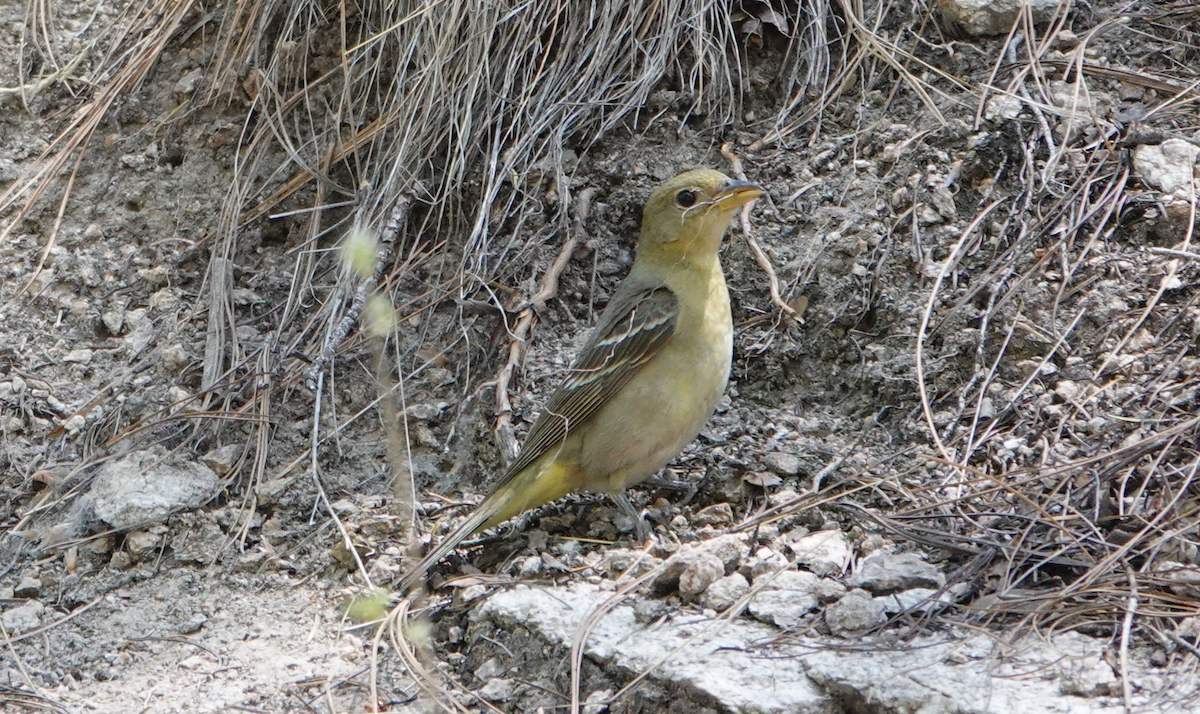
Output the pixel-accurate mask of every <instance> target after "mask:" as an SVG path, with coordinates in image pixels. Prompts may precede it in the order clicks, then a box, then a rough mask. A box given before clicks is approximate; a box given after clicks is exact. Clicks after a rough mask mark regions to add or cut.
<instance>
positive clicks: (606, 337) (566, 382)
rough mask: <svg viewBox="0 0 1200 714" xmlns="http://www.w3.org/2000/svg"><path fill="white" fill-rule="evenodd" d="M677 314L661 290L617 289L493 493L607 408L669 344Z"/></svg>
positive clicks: (668, 294) (671, 299) (675, 303)
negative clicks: (572, 430)
mask: <svg viewBox="0 0 1200 714" xmlns="http://www.w3.org/2000/svg"><path fill="white" fill-rule="evenodd" d="M622 287H625V286H622ZM678 314H679V300H678V299H677V298H676V297H675V293H673V292H671V290H670V289H669V288H667V287H665V286H655V287H640V288H639V287H634V288H632V289H629V290H621V289H618V291H617V294H616V295H615V296H614V297H613V302H612V304H610V305H609V306H608V309H607V310H605V311H604V314H603V315H602V316H601V318H600V324H599V325H597V326H596V331H595V332H593V333H592V336H591V338H590V339H589V340H588V341H587V344H585V345H584V346H583V349H582V350H580V351H579V354H578V355H577V356H576V357H575V362H574V363H572V365H571V367H570V369H569V371H568V373H567V376H566V378H565V379H563V381H562V384H560V385H559V386H558V390H557V391H555V392H554V396H552V397H550V401H549V402H547V403H546V406H545V408H544V409H542V413H541V415H540V416H539V417H538V420H537V421H536V422H534V424H533V428H532V429H530V430H529V435H528V436H526V437H525V443H524V445H522V447H521V453H520V454H519V455H518V456H517V459H516V461H514V462H513V463H512V465H510V466H509V468H508V471H507V472H506V473H505V475H504V478H502V479H501V480H500V482H499V483H498V484H497V485H496V488H499V487H500V486H502V485H503V484H505V483H506V482H508V481H509V480H510V479H511V478H512V477H513V476H515V475H516V474H518V473H520V472H521V471H522V470H523V469H525V468H526V467H527V466H529V465H530V464H532V463H533V462H534V461H536V460H537V459H539V458H540V457H541V456H542V455H543V454H545V453H546V452H547V451H549V450H550V449H552V448H554V447H555V446H557V445H558V444H560V443H562V441H563V439H565V438H566V436H567V433H568V432H569V431H570V430H571V429H575V428H578V427H579V425H581V424H583V423H584V422H586V421H587V420H588V418H589V417H591V416H592V415H593V414H595V413H596V411H597V410H599V409H600V407H602V406H604V405H605V404H606V403H608V401H609V400H610V399H612V396H613V395H614V394H616V393H617V392H619V391H620V390H621V387H623V386H625V384H626V383H627V382H628V381H629V380H630V379H631V378H632V377H633V375H635V374H637V371H638V369H640V368H641V366H642V365H643V364H645V363H646V362H647V361H649V360H650V359H651V358H652V357H653V356H654V355H655V354H657V352H658V351H659V350H660V349H662V347H663V345H665V344H666V343H667V342H668V341H670V339H671V336H672V335H673V334H674V333H675V323H676V319H677V317H678Z"/></svg>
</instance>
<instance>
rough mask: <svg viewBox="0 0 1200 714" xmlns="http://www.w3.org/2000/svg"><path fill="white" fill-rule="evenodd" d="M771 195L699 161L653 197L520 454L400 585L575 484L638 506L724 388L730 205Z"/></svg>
mask: <svg viewBox="0 0 1200 714" xmlns="http://www.w3.org/2000/svg"><path fill="white" fill-rule="evenodd" d="M763 193H764V191H763V189H762V187H761V186H758V185H757V184H753V183H748V182H745V181H735V180H733V179H731V178H729V177H727V176H725V175H724V174H722V173H720V172H718V171H711V170H697V171H688V172H686V173H683V174H680V175H678V176H676V177H675V178H673V179H671V180H669V181H667V182H666V183H664V184H663V185H661V186H659V187H658V188H657V189H655V191H654V192H653V193H652V194H650V199H649V200H648V201H647V202H646V208H645V211H644V212H643V215H642V230H641V234H640V235H639V237H638V244H637V257H636V258H635V260H634V261H633V268H632V269H631V270H630V271H629V276H628V277H627V278H625V281H624V282H622V283H621V285H620V287H618V288H617V291H616V293H615V294H614V295H613V297H612V300H611V302H609V304H608V308H607V309H606V310H605V311H604V313H603V314H602V315H601V316H600V322H599V324H598V325H597V327H596V331H595V332H594V333H592V336H591V338H590V339H589V340H588V341H587V343H586V344H585V345H584V346H583V349H582V350H581V351H580V353H579V355H578V356H577V357H576V358H575V362H574V363H573V364H572V365H571V367H570V369H569V371H568V373H567V376H566V378H565V379H564V380H563V382H562V384H561V385H559V387H558V390H557V391H556V392H555V393H554V395H553V396H552V397H550V401H549V402H548V403H547V404H546V407H545V409H543V410H542V413H541V416H540V417H539V418H538V420H537V422H535V423H534V425H533V428H532V429H530V430H529V434H528V436H526V438H525V443H524V444H523V445H522V447H521V452H520V454H519V455H518V456H517V459H516V460H515V461H514V462H513V463H512V465H511V466H509V468H508V471H507V472H506V473H505V475H504V477H503V478H502V479H500V481H499V483H498V485H497V486H496V487H495V489H494V490H493V491H492V493H491V495H489V496H488V497H487V498H485V499H484V500H483V502H482V503H481V504H480V505H479V507H478V508H476V510H475V512H474V513H473V514H471V517H470V518H468V519H467V520H466V521H465V522H464V523H463V524H462V525H460V526H459V527H458V528H457V529H456V530H455V531H454V532H453V533H451V534H450V535H449V536H447V537H445V538H444V539H442V541H441V542H440V543H439V544H438V545H437V547H436V548H434V549H433V550H432V551H430V553H429V554H428V555H427V556H425V558H424V559H422V560H421V562H420V563H418V564H417V566H416V567H414V568H413V569H412V570H410V571H409V572H408V574H407V575H405V576H404V578H403V579H402V580H401V581H400V583H399V588H398V589H399V591H400V592H401V593H403V592H406V591H407V590H409V589H410V588H411V587H412V586H413V585H414V584H416V583H417V582H418V581H419V580H420V579H421V578H422V577H423V576H424V574H425V572H426V571H428V570H429V568H430V567H432V566H433V565H434V563H436V562H437V561H439V560H440V559H441V558H442V556H444V555H446V553H448V552H450V551H451V550H452V549H453V548H454V547H455V546H456V545H458V544H459V543H460V542H462V540H463V539H464V538H466V537H467V536H469V535H470V534H471V533H473V532H475V531H476V530H478V529H480V528H487V527H491V526H494V525H496V524H498V523H501V522H502V521H505V520H507V519H509V518H511V517H513V516H515V515H517V514H520V513H523V512H524V511H527V510H529V509H530V508H535V507H537V506H540V505H542V504H544V503H548V502H550V501H553V500H555V499H557V498H560V497H562V496H564V495H566V494H567V493H570V492H571V491H575V490H578V489H588V490H592V491H602V492H607V493H609V494H612V495H614V496H615V497H616V499H617V501H618V503H620V504H621V505H622V507H623V508H625V509H627V510H630V511H632V507H631V506H630V505H629V501H628V500H627V499H626V498H625V496H624V490H625V488H626V487H628V486H630V485H632V484H635V483H638V482H639V481H641V480H642V479H645V478H646V477H648V476H650V475H652V474H654V473H655V472H657V471H658V470H659V469H661V468H662V467H663V466H666V464H667V462H669V461H670V460H671V459H673V458H675V456H677V455H678V454H679V452H680V451H681V450H683V447H684V446H686V445H687V444H688V443H689V442H691V440H692V439H694V438H696V434H698V433H700V428H701V427H702V426H704V423H705V422H706V421H708V418H709V417H710V416H712V413H713V409H715V408H716V405H717V401H718V400H719V399H720V398H721V394H722V393H723V392H724V391H725V385H726V383H727V382H728V381H729V367H730V362H731V361H732V358H733V321H732V319H731V317H730V313H729V292H728V291H727V290H726V288H725V276H724V274H723V273H722V272H721V262H720V259H719V257H718V255H717V253H718V251H719V249H720V247H721V239H722V237H723V236H724V235H725V230H726V228H728V226H729V221H730V218H732V216H733V213H734V211H735V210H736V209H737V208H739V207H740V206H743V205H745V204H746V203H748V202H750V201H752V200H754V199H755V198H756V197H758V196H761V195H762V194H763ZM633 515H634V516H635V518H636V512H634V513H633ZM636 522H637V523H638V524H639V525H640V519H639V520H637V521H636Z"/></svg>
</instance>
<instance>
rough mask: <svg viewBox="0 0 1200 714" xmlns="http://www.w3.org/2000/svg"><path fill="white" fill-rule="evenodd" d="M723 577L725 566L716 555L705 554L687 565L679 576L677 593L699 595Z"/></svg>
mask: <svg viewBox="0 0 1200 714" xmlns="http://www.w3.org/2000/svg"><path fill="white" fill-rule="evenodd" d="M723 575H725V566H724V565H722V563H721V561H720V559H718V558H717V556H716V555H714V554H712V553H709V552H705V553H702V554H701V555H700V556H699V557H698V558H696V559H694V560H692V562H690V563H688V565H687V567H686V568H684V570H683V572H682V573H680V574H679V592H681V593H682V594H684V595H699V594H700V593H702V592H704V591H705V590H707V589H708V586H709V585H711V584H713V583H714V582H716V580H717V579H718V578H720V577H722V576H723Z"/></svg>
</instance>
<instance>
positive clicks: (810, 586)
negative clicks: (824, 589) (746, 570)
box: [747, 570, 819, 628]
mask: <svg viewBox="0 0 1200 714" xmlns="http://www.w3.org/2000/svg"><path fill="white" fill-rule="evenodd" d="M767 577H769V578H770V582H768V583H766V584H765V585H764V586H763V589H762V590H761V591H760V592H759V593H758V594H757V595H755V596H754V598H753V599H752V600H751V601H750V604H749V606H748V607H747V609H748V610H749V611H750V614H751V615H753V616H754V617H756V618H758V619H759V620H762V621H763V622H769V623H772V624H774V625H776V626H778V627H784V628H787V627H796V626H798V625H800V624H801V623H802V622H803V621H804V619H805V617H807V615H808V613H810V612H811V611H813V610H814V609H816V607H817V597H816V595H815V594H814V590H815V588H816V586H817V581H818V580H819V578H817V576H815V575H813V574H812V573H805V572H799V571H795V570H785V571H783V572H780V573H776V574H775V575H770V576H767ZM757 584H758V583H756V585H757Z"/></svg>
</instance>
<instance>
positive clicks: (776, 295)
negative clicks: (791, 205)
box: [721, 144, 808, 323]
mask: <svg viewBox="0 0 1200 714" xmlns="http://www.w3.org/2000/svg"><path fill="white" fill-rule="evenodd" d="M721 156H724V157H725V159H726V160H727V161H728V162H729V165H730V167H731V168H732V170H733V175H734V176H737V177H738V178H739V179H740V180H742V181H746V180H747V179H746V171H745V169H743V168H742V160H741V159H740V158H738V156H737V155H736V154H734V153H733V152H732V151H730V150H729V144H724V145H722V146H721ZM739 219H740V220H741V227H742V235H743V236H744V237H745V238H746V245H748V246H750V252H751V253H753V254H754V260H755V262H757V263H758V267H760V268H762V269H763V272H764V273H766V274H767V280H768V281H769V283H770V290H771V303H772V304H773V305H775V307H777V308H779V309H780V311H782V312H783V314H785V315H787V316H788V317H790V318H792V319H793V320H795V321H796V322H799V323H803V322H804V318H803V317H802V316H801V314H800V313H801V310H803V309H804V307H805V306H806V305H807V304H808V300H806V299H804V298H797V300H796V302H797V303H800V301H801V300H804V302H803V303H802V304H800V308H799V309H797V308H796V307H794V306H792V305H791V304H789V303H788V302H787V301H786V300H784V299H783V293H782V292H781V291H780V289H779V276H778V275H776V274H775V266H773V265H771V259H770V258H768V257H767V254H766V252H765V251H764V250H763V249H762V246H760V245H759V244H758V241H757V240H755V238H754V234H753V233H751V232H750V206H748V205H747V206H744V207H743V208H742V210H741V213H740V214H739Z"/></svg>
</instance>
